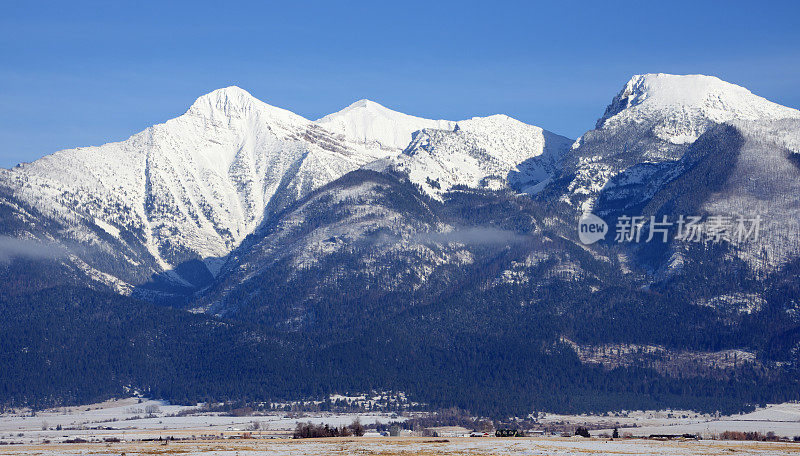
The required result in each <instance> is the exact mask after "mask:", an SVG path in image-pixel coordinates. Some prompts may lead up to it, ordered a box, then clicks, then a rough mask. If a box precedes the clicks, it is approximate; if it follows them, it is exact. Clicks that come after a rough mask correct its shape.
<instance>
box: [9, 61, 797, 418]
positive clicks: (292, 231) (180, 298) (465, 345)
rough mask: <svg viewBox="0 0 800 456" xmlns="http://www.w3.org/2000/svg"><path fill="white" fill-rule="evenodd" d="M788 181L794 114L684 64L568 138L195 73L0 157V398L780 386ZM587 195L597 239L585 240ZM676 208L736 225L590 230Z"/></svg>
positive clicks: (791, 287) (793, 331) (789, 222)
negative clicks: (23, 160) (100, 130)
mask: <svg viewBox="0 0 800 456" xmlns="http://www.w3.org/2000/svg"><path fill="white" fill-rule="evenodd" d="M798 185H800V111H797V110H795V109H792V108H788V107H784V106H780V105H778V104H775V103H772V102H770V101H768V100H766V99H764V98H761V97H759V96H757V95H754V94H752V93H751V92H749V91H748V90H747V89H745V88H742V87H739V86H736V85H734V84H730V83H727V82H724V81H722V80H720V79H718V78H715V77H711V76H702V75H688V76H676V75H666V74H647V75H637V76H634V77H633V78H631V79H630V80H629V81H628V82H627V83H626V84H625V85H624V86H623V88H622V90H621V91H620V92H619V93H618V94H617V95H616V96H614V97H613V99H612V100H611V103H610V104H609V105H608V107H607V108H606V109H605V112H604V113H603V114H602V116H601V117H600V118H599V120H598V121H597V125H596V127H595V129H594V130H591V131H589V132H587V133H585V134H584V135H583V136H581V137H580V138H578V139H577V140H572V139H568V138H566V137H563V136H560V135H557V134H555V133H552V132H549V131H546V130H543V129H542V128H539V127H536V126H532V125H528V124H525V123H523V122H520V121H518V120H515V119H512V118H510V117H508V116H505V115H493V116H489V117H474V118H471V119H466V120H458V121H450V120H431V119H423V118H419V117H414V116H410V115H407V114H403V113H399V112H396V111H392V110H390V109H388V108H386V107H383V106H381V105H380V104H378V103H375V102H373V101H369V100H361V101H358V102H356V103H353V104H352V105H350V106H348V107H346V108H345V109H343V110H341V111H339V112H336V113H333V114H330V115H327V116H325V117H323V118H321V119H319V120H316V121H312V120H308V119H305V118H303V117H301V116H299V115H296V114H294V113H291V112H289V111H286V110H283V109H280V108H276V107H273V106H270V105H268V104H266V103H264V102H261V101H259V100H257V99H255V98H254V97H253V96H251V95H250V94H249V93H247V92H246V91H244V90H242V89H240V88H238V87H228V88H224V89H220V90H216V91H214V92H211V93H209V94H207V95H204V96H202V97H200V98H198V99H197V101H195V103H194V104H193V105H192V106H191V107H190V108H189V110H188V111H187V112H186V113H185V114H184V115H182V116H180V117H178V118H175V119H172V120H169V121H167V122H165V123H163V124H159V125H155V126H153V127H150V128H148V129H146V130H144V131H143V132H141V133H137V134H135V135H133V136H132V137H130V138H129V139H127V140H125V141H122V142H118V143H109V144H105V145H102V146H99V147H85V148H77V149H70V150H64V151H60V152H57V153H55V154H52V155H49V156H46V157H44V158H42V159H39V160H36V161H34V162H33V163H27V164H21V165H18V166H16V167H14V168H12V169H9V170H0V277H2V278H3V282H2V283H3V285H0V318H2V321H3V325H4V326H5V327H4V328H3V329H4V334H6V336H5V337H4V338H5V339H6V340H5V342H6V349H4V350H2V351H3V355H0V356H2V357H0V365H2V366H6V367H7V368H6V369H3V371H4V372H5V373H4V374H0V397H4V398H6V399H5V401H6V402H7V403H9V404H20V403H26V404H50V403H65V402H76V401H78V402H79V401H83V400H93V399H98V398H100V397H103V396H108V395H114V394H119V393H120V391H122V390H126V389H127V390H130V389H135V390H137V391H146V392H148V393H149V394H151V395H155V396H161V397H164V398H166V399H171V400H185V401H196V400H200V399H209V398H214V399H221V398H227V399H252V400H264V399H269V398H281V399H287V398H288V399H297V398H309V397H317V396H319V395H321V394H326V393H330V392H346V391H350V392H354V391H365V390H369V389H383V390H385V389H392V390H396V391H404V392H407V393H408V394H410V395H411V396H412V397H414V398H416V399H417V400H419V401H420V402H425V403H429V404H432V405H435V406H454V405H455V406H460V407H463V408H467V409H470V410H472V411H474V412H476V413H483V414H488V415H498V416H508V415H512V414H517V415H520V414H523V415H524V414H526V413H530V412H531V411H533V410H552V411H565V410H573V411H575V410H580V411H586V410H611V409H622V408H628V409H630V408H635V407H651V406H652V407H667V406H669V407H676V406H682V407H687V408H694V409H707V410H720V409H725V410H731V409H737V408H738V409H741V408H742V407H746V406H748V405H752V404H756V403H760V402H764V401H767V400H786V399H798V397H797V395H798V391H800V389H799V388H798V386H800V373H798V367H800V289H798V285H797V284H798V283H800V281H798V278H799V277H798V274H800V260H799V259H798V257H800V222H798V220H800V192H798V190H799V189H798V188H797V187H798ZM589 212H591V213H593V214H595V215H597V216H599V217H601V218H602V219H603V220H605V221H606V222H607V223H608V225H609V227H610V228H609V230H610V232H609V233H608V235H607V236H606V237H605V239H604V240H601V241H600V242H597V243H595V244H591V245H585V244H583V243H582V242H581V241H580V240H579V236H578V220H579V218H581V217H582V216H583V215H585V214H586V213H589ZM680 216H687V217H688V216H698V217H699V219H701V220H702V222H700V224H699V227H700V228H701V229H702V230H705V231H704V232H705V233H710V232H712V230H714V229H718V228H715V227H714V226H713V223H712V222H713V221H714V220H717V221H719V220H729V221H730V222H731V223H734V222H735V220H737V219H742V218H743V217H745V216H746V217H747V218H748V220H752V219H753V218H754V217H756V216H757V217H758V218H759V220H760V226H759V227H760V229H759V232H758V238H757V239H752V240H750V242H743V241H742V239H738V240H737V239H734V237H735V236H729V234H731V233H726V236H724V237H723V238H714V239H711V238H708V237H704V238H703V239H690V238H681V237H680V236H675V234H676V232H675V230H676V229H678V227H677V226H675V225H670V228H669V231H668V233H666V234H665V235H664V238H663V239H664V241H663V242H657V241H656V242H618V241H619V239H615V236H614V234H615V233H613V231H614V229H615V228H618V226H616V224H617V223H619V222H618V221H619V220H621V219H620V217H623V218H624V217H641V220H642V221H646V220H666V219H670V220H675V219H677V218H678V217H680ZM651 217H652V219H651ZM641 228H642V229H643V232H644V235H643V238H642V239H646V238H649V237H651V236H650V235H652V234H655V229H654V228H652V227H650V228H648V227H646V226H643V227H641ZM667 234H669V236H667ZM44 322H47V324H45V323H44ZM26 328H27V329H26ZM53 341H58V344H55V345H54V344H53ZM87 347H90V348H87ZM67 366H70V367H67ZM74 366H83V367H82V368H81V369H79V370H78V371H77V372H76V369H75V367H74ZM22 371H25V372H32V373H39V374H43V373H45V372H47V373H49V375H50V377H49V378H52V379H53V380H48V381H44V380H41V378H43V377H44V376H43V375H38V376H36V377H37V378H39V380H34V379H32V378H31V376H30V375H27V374H26V375H25V376H23V375H20V374H19V372H22ZM65 372H70V374H69V375H67V374H65ZM93 372H94V373H93Z"/></svg>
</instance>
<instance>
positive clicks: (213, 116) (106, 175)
mask: <svg viewBox="0 0 800 456" xmlns="http://www.w3.org/2000/svg"><path fill="white" fill-rule="evenodd" d="M375 158H376V157H374V156H372V155H370V151H369V150H367V149H364V148H363V147H359V146H357V145H353V144H350V143H348V142H347V141H346V140H343V139H342V138H339V137H336V136H335V135H333V134H331V133H330V132H328V131H326V130H324V129H322V128H321V127H319V126H317V125H316V124H314V123H313V122H311V121H309V120H307V119H305V118H303V117H301V116H298V115H296V114H293V113H291V112H289V111H286V110H283V109H280V108H276V107H273V106H270V105H268V104H266V103H263V102H261V101H259V100H257V99H255V98H254V97H252V96H251V95H250V94H249V93H247V92H246V91H244V90H242V89H240V88H238V87H228V88H225V89H220V90H216V91H214V92H211V93H209V94H207V95H204V96H202V97H200V98H198V99H197V101H195V103H194V104H193V105H192V106H191V107H190V108H189V110H188V111H187V112H186V114H184V115H182V116H180V117H178V118H175V119H172V120H169V121H167V122H165V123H163V124H159V125H155V126H153V127H150V128H148V129H146V130H145V131H143V132H141V133H138V134H136V135H134V136H132V137H131V138H129V139H128V140H125V141H122V142H118V143H110V144H105V145H103V146H99V147H85V148H78V149H71V150H64V151H60V152H57V153H55V154H53V155H49V156H46V157H44V158H42V159H40V160H37V161H35V162H33V163H30V164H24V165H20V166H17V167H15V168H14V169H12V170H8V171H4V172H3V177H2V185H3V186H6V187H8V188H9V190H10V192H11V194H13V196H14V198H16V199H18V200H19V201H20V202H23V203H25V204H28V205H31V206H35V207H36V208H37V210H39V211H41V212H42V213H43V214H44V215H45V216H47V217H51V218H53V219H56V220H58V221H60V222H61V223H63V225H64V229H63V230H62V231H61V232H60V233H57V234H56V233H52V234H51V235H52V236H54V237H56V238H60V239H64V240H68V241H73V240H74V241H77V242H81V243H87V244H94V245H98V246H100V247H101V248H103V249H105V250H110V249H119V246H114V247H111V246H110V244H109V242H112V243H117V244H119V243H121V244H124V245H125V246H126V247H127V249H128V250H131V251H132V252H133V251H136V255H133V256H131V257H129V258H127V260H128V263H129V266H130V267H131V269H133V270H136V267H137V265H139V264H150V267H148V268H146V270H144V271H140V274H138V275H137V274H135V275H137V276H138V278H137V277H131V276H128V277H125V278H124V279H123V280H125V281H128V280H131V281H133V282H136V281H137V280H141V278H142V276H145V277H146V276H149V275H150V274H152V273H156V272H161V271H171V270H174V269H175V268H176V267H178V266H179V265H181V264H183V263H186V262H189V261H192V260H202V261H203V262H204V263H205V266H206V267H207V268H208V269H209V270H210V271H211V272H212V273H215V272H216V271H217V270H218V268H219V266H220V264H221V263H222V261H223V260H222V259H223V258H224V257H225V255H227V254H228V252H230V251H231V249H233V248H234V247H235V246H236V245H238V244H239V243H240V242H241V240H242V239H244V237H245V236H247V235H248V234H249V233H251V232H252V231H253V230H254V229H255V227H256V226H258V224H259V223H260V222H261V220H262V219H263V217H264V214H265V213H269V212H274V211H278V210H280V209H282V208H283V207H285V206H286V205H287V204H290V203H291V202H293V201H295V200H296V199H297V198H298V197H300V196H303V195H305V194H307V193H309V192H310V191H312V190H314V189H315V188H318V187H319V186H321V185H324V184H326V183H328V182H330V181H332V180H334V179H336V178H338V177H340V176H342V175H344V174H345V173H347V172H349V171H352V170H354V169H357V168H359V167H360V166H363V165H364V164H366V163H368V162H370V161H372V160H374V159H375ZM15 234H16V235H19V234H20V233H15ZM108 236H110V237H111V238H112V239H111V240H109V239H108ZM139 246H144V248H145V252H142V251H141V249H139ZM148 257H149V258H148ZM87 262H88V263H90V264H91V261H89V260H88V259H87ZM96 267H98V268H99V266H96ZM100 269H101V270H102V268H100ZM173 278H175V279H176V280H178V281H181V280H182V279H181V278H180V277H176V276H175V275H174V274H173Z"/></svg>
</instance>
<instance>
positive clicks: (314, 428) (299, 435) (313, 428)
mask: <svg viewBox="0 0 800 456" xmlns="http://www.w3.org/2000/svg"><path fill="white" fill-rule="evenodd" d="M362 435H364V426H362V425H361V422H360V421H358V419H356V420H354V421H353V422H352V423H351V424H350V425H348V426H341V427H336V426H329V425H328V424H314V423H311V422H308V423H297V427H296V428H295V430H294V433H293V434H292V437H293V438H295V439H314V438H320V437H350V436H356V437H361V436H362Z"/></svg>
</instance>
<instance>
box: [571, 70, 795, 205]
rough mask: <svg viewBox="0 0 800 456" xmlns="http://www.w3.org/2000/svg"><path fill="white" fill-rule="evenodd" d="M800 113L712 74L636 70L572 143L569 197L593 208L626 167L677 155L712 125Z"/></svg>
mask: <svg viewBox="0 0 800 456" xmlns="http://www.w3.org/2000/svg"><path fill="white" fill-rule="evenodd" d="M797 118H800V111H797V110H795V109H791V108H787V107H784V106H781V105H778V104H776V103H773V102H771V101H768V100H766V99H764V98H762V97H759V96H757V95H754V94H752V93H751V92H750V91H749V90H747V89H745V88H743V87H740V86H737V85H735V84H731V83H728V82H725V81H722V80H720V79H718V78H716V77H713V76H703V75H686V76H678V75H670V74H646V75H636V76H634V77H632V78H631V79H630V80H629V81H628V82H627V84H625V87H623V89H622V91H620V92H619V93H618V94H617V95H616V96H615V97H614V99H613V100H612V102H611V104H610V105H609V106H608V107H607V109H606V111H605V113H604V114H603V116H602V117H601V118H600V119H599V120H598V121H597V127H596V129H595V130H592V131H589V132H587V133H586V134H584V135H583V136H582V137H581V138H579V139H578V140H577V141H576V142H575V144H574V145H573V147H572V148H573V151H572V152H571V153H570V157H569V159H568V161H569V164H568V165H567V168H568V169H569V171H570V172H574V174H575V177H574V179H573V181H572V182H571V184H570V185H569V188H568V191H569V194H568V195H565V200H566V201H568V202H569V203H570V204H572V205H573V206H575V207H579V208H582V209H583V210H588V209H590V208H591V206H592V204H593V203H594V198H595V196H596V194H597V193H598V192H599V191H600V190H602V189H603V188H604V186H605V185H606V184H607V183H608V182H609V180H610V179H611V178H613V177H614V176H616V175H617V174H618V173H620V172H621V171H622V170H624V169H626V168H628V167H631V166H634V165H637V164H642V163H663V162H670V161H675V160H678V159H679V158H680V157H681V156H682V155H683V153H684V152H685V150H686V147H687V146H688V145H690V144H691V143H693V142H694V141H695V140H696V139H697V138H698V137H699V136H700V135H702V134H703V133H704V132H705V131H706V130H708V129H709V128H710V127H711V126H712V125H715V124H719V123H726V122H732V121H756V120H777V119H797ZM649 177H651V176H649V175H643V176H642V178H643V179H648V178H649Z"/></svg>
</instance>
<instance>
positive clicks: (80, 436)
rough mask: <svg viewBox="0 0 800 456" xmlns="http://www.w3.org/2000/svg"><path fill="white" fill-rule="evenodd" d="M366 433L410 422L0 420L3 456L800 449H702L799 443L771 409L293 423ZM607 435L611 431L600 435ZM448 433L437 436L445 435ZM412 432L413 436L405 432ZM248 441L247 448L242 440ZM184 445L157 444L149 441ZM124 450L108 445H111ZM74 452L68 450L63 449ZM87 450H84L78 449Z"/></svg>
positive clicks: (98, 409)
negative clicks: (395, 431) (745, 437)
mask: <svg viewBox="0 0 800 456" xmlns="http://www.w3.org/2000/svg"><path fill="white" fill-rule="evenodd" d="M356 418H358V419H359V420H360V422H361V423H362V424H364V425H367V426H368V425H370V424H373V423H375V422H381V423H384V424H386V423H389V422H392V421H402V420H405V419H407V418H406V417H404V416H397V415H394V414H390V413H377V412H376V413H360V414H357V413H352V414H333V413H324V412H313V413H312V412H306V413H303V414H287V413H282V412H272V413H268V414H256V415H251V416H230V415H229V414H224V413H218V412H216V413H211V412H201V411H200V409H198V408H196V407H191V406H178V405H169V404H167V403H164V402H159V401H153V400H146V399H138V398H126V399H118V400H110V401H106V402H103V403H99V404H91V405H83V406H74V407H62V408H56V409H49V410H41V411H36V412H35V413H34V412H32V411H30V410H15V411H11V412H6V413H3V414H0V456H2V455H28V454H34V455H48V456H49V455H62V454H63V455H88V454H97V455H119V454H126V455H139V454H187V455H195V454H196V455H201V454H202V455H242V456H245V455H255V454H268V455H272V454H274V455H288V454H299V455H330V454H337V455H338V454H361V455H369V454H372V455H400V454H404V455H410V454H423V455H425V454H445V455H459V454H464V455H471V454H481V455H488V454H504V455H512V454H515V455H516V454H519V455H578V454H595V455H612V454H625V455H717V454H743V455H798V456H800V442H791V443H790V442H734V441H721V440H708V439H709V438H713V437H716V436H718V435H719V434H721V433H722V432H725V431H742V432H748V431H757V432H761V433H762V434H766V433H767V432H774V433H775V434H776V435H777V436H779V437H788V438H789V439H792V438H793V437H794V436H800V403H785V404H775V405H769V406H767V407H763V408H759V409H757V410H756V411H754V412H751V413H746V414H738V415H731V416H720V417H717V416H712V415H707V414H699V413H695V412H688V411H676V410H670V411H634V412H620V413H614V414H610V415H606V416H596V415H557V414H540V416H539V420H538V421H539V423H540V424H541V425H542V426H543V427H545V428H548V427H551V426H554V425H557V424H561V425H563V424H567V425H570V426H578V425H586V426H588V427H590V428H591V429H593V430H592V436H593V438H591V439H583V438H579V437H571V438H564V437H557V436H551V435H545V436H536V437H526V438H505V439H500V438H469V437H461V436H462V435H464V433H465V432H469V430H467V429H461V430H460V431H458V432H452V433H445V432H440V433H439V435H440V436H442V437H438V438H423V437H418V436H417V437H415V436H403V437H361V438H342V439H323V440H303V441H296V440H291V439H290V438H289V437H290V436H291V432H292V431H293V430H294V428H295V426H296V425H297V423H298V422H309V421H310V422H314V423H326V424H329V425H332V426H343V425H347V424H350V423H351V422H352V421H353V420H354V419H356ZM613 427H618V428H619V431H620V434H621V435H622V436H623V437H624V436H633V437H638V436H644V437H647V436H649V435H652V434H684V433H691V434H698V435H701V436H702V437H703V438H704V440H697V441H695V440H685V441H658V440H648V439H642V438H624V439H616V440H613V441H612V440H610V439H608V438H603V437H602V436H603V435H606V434H610V433H611V431H610V429H612V428H613ZM605 428H608V430H606V429H605ZM444 429H445V428H441V429H439V431H443V430H444ZM409 432H410V431H409ZM245 436H250V437H253V438H251V439H243V438H242V437H245ZM159 438H162V439H168V438H175V439H187V440H181V441H170V442H169V443H167V444H162V442H158V441H155V442H152V441H143V440H149V439H159ZM116 439H119V440H121V442H114V441H110V442H105V441H104V440H116ZM68 440H71V441H78V442H81V443H66V441H68ZM83 441H85V442H83Z"/></svg>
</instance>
